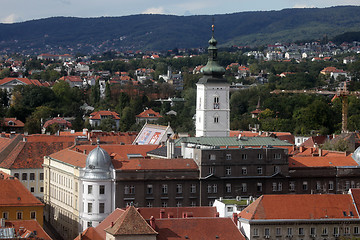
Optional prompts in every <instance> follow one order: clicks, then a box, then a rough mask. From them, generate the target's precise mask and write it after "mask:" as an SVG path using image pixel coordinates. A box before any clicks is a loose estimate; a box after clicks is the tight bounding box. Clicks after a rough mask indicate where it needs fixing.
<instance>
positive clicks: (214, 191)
mask: <svg viewBox="0 0 360 240" xmlns="http://www.w3.org/2000/svg"><path fill="white" fill-rule="evenodd" d="M213 193H217V184H214V185H213Z"/></svg>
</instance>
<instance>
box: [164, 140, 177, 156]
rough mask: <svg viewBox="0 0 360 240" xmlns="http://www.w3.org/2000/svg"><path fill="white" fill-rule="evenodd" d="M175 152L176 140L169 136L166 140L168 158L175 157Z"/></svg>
mask: <svg viewBox="0 0 360 240" xmlns="http://www.w3.org/2000/svg"><path fill="white" fill-rule="evenodd" d="M174 152H175V143H174V140H173V139H171V138H168V139H167V141H166V158H168V159H171V158H174Z"/></svg>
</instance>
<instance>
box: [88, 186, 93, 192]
mask: <svg viewBox="0 0 360 240" xmlns="http://www.w3.org/2000/svg"><path fill="white" fill-rule="evenodd" d="M88 194H92V185H88Z"/></svg>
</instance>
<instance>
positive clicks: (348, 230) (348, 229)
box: [344, 227, 350, 235]
mask: <svg viewBox="0 0 360 240" xmlns="http://www.w3.org/2000/svg"><path fill="white" fill-rule="evenodd" d="M344 235H350V227H345V228H344Z"/></svg>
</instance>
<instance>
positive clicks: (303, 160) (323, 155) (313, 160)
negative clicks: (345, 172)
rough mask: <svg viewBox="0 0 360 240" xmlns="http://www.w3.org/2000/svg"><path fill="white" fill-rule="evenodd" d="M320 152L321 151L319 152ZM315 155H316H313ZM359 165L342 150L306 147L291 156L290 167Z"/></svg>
mask: <svg viewBox="0 0 360 240" xmlns="http://www.w3.org/2000/svg"><path fill="white" fill-rule="evenodd" d="M319 152H320V153H319ZM319 154H320V156H319ZM313 155H314V156H313ZM349 166H359V164H358V163H357V162H356V161H355V160H354V159H353V158H352V157H351V155H346V154H345V153H341V152H331V151H326V150H321V151H319V150H318V149H317V150H312V148H309V149H306V150H305V151H304V152H301V153H297V154H296V155H294V156H292V157H289V167H290V168H291V167H294V168H295V167H349Z"/></svg>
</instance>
